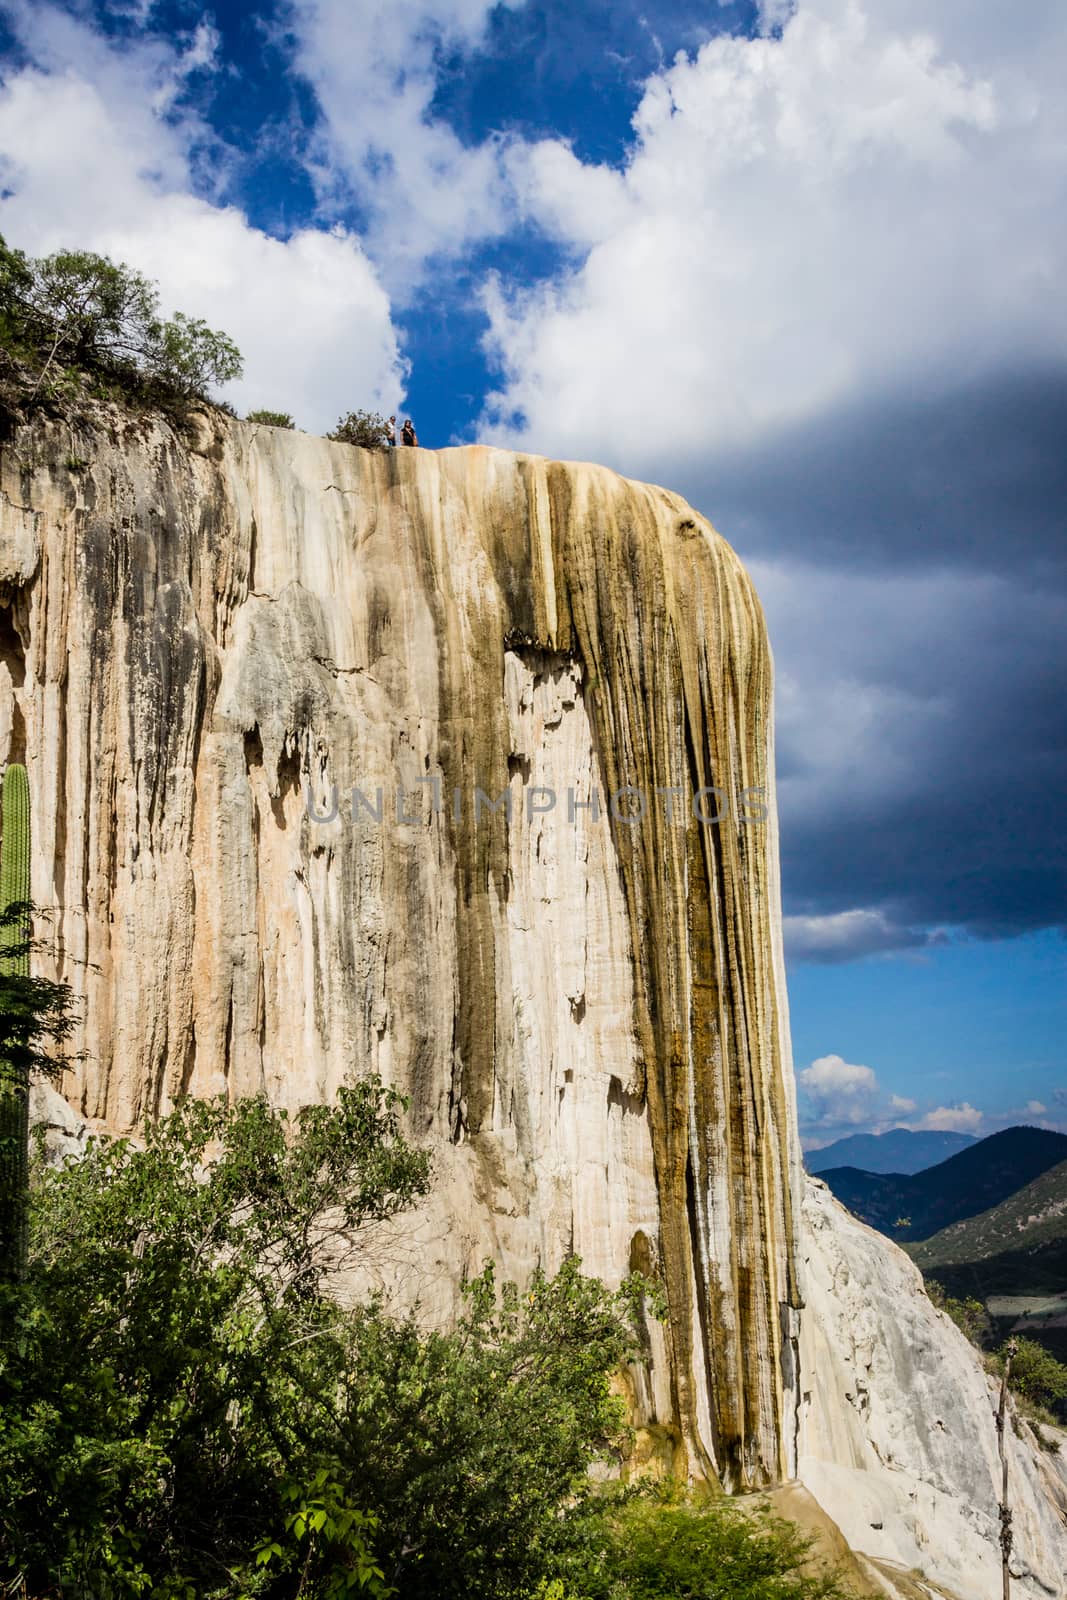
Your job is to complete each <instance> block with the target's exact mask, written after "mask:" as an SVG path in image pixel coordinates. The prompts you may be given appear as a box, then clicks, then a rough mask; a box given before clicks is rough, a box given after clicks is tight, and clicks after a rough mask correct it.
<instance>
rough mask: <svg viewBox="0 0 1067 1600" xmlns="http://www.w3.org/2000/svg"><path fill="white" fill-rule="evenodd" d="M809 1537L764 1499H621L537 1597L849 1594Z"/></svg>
mask: <svg viewBox="0 0 1067 1600" xmlns="http://www.w3.org/2000/svg"><path fill="white" fill-rule="evenodd" d="M812 1543H813V1541H812V1539H811V1538H810V1537H809V1536H808V1535H806V1534H804V1533H803V1532H801V1530H800V1529H799V1528H798V1527H796V1526H795V1524H793V1523H790V1522H785V1521H783V1520H782V1519H781V1518H779V1517H776V1516H773V1515H772V1514H771V1513H770V1512H769V1511H767V1510H766V1509H765V1508H764V1509H760V1510H756V1511H753V1510H752V1509H749V1508H746V1507H742V1506H741V1505H739V1504H738V1503H737V1502H736V1501H729V1500H717V1501H715V1502H713V1503H706V1504H704V1505H700V1506H698V1505H693V1504H686V1503H680V1504H670V1503H665V1502H663V1501H660V1502H658V1503H657V1502H655V1501H652V1500H650V1499H648V1498H647V1497H638V1498H634V1499H630V1500H629V1501H623V1502H622V1503H621V1504H620V1505H618V1506H616V1507H615V1508H612V1507H610V1506H609V1507H608V1508H606V1509H605V1511H604V1512H603V1513H602V1514H601V1517H600V1521H599V1525H597V1524H596V1523H595V1522H594V1524H593V1525H592V1529H591V1536H590V1537H589V1539H588V1542H587V1544H586V1546H585V1548H584V1550H583V1551H582V1553H581V1555H580V1557H578V1559H576V1560H572V1561H569V1562H565V1563H564V1564H563V1565H562V1566H561V1568H560V1571H559V1573H558V1574H557V1576H556V1578H555V1580H554V1584H553V1585H552V1586H548V1585H546V1587H545V1589H544V1590H543V1591H542V1593H543V1595H544V1600H549V1596H551V1595H555V1597H557V1600H849V1591H848V1590H847V1588H845V1587H844V1585H843V1584H842V1581H841V1579H840V1577H839V1576H838V1574H837V1573H836V1572H834V1571H827V1570H825V1568H824V1569H823V1570H822V1571H816V1570H814V1566H815V1564H814V1562H813V1560H812Z"/></svg>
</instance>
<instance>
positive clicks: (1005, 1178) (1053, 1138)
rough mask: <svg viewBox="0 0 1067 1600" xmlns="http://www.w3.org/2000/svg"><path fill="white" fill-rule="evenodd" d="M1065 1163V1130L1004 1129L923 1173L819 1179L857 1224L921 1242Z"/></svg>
mask: <svg viewBox="0 0 1067 1600" xmlns="http://www.w3.org/2000/svg"><path fill="white" fill-rule="evenodd" d="M1063 1161H1067V1134H1062V1133H1051V1132H1049V1131H1048V1130H1047V1129H1044V1128H1005V1129H1004V1130H1003V1132H1001V1133H994V1134H991V1135H990V1137H989V1138H988V1139H982V1140H980V1141H979V1142H978V1143H977V1144H972V1145H970V1146H968V1148H967V1149H966V1150H961V1151H960V1152H959V1154H958V1155H954V1156H950V1158H949V1159H948V1160H947V1161H942V1162H940V1163H939V1164H938V1165H937V1166H936V1167H929V1168H927V1170H926V1171H925V1172H917V1173H914V1174H912V1175H910V1176H909V1175H907V1174H904V1173H888V1174H882V1173H873V1172H861V1171H859V1170H858V1169H857V1168H855V1167H837V1168H832V1169H831V1170H830V1171H828V1172H821V1173H820V1174H819V1176H820V1177H821V1178H822V1180H823V1182H824V1183H826V1184H827V1185H828V1186H829V1187H830V1189H831V1190H832V1191H833V1193H834V1194H835V1195H836V1196H837V1198H838V1200H840V1201H841V1203H842V1204H843V1205H846V1206H847V1207H848V1209H849V1210H850V1211H852V1212H854V1213H855V1215H856V1216H858V1217H859V1218H860V1219H861V1220H862V1221H864V1222H866V1223H868V1224H869V1225H870V1226H871V1227H872V1228H877V1229H878V1230H879V1232H881V1233H885V1234H888V1235H889V1237H890V1238H891V1239H896V1240H898V1241H900V1242H902V1241H904V1240H917V1239H929V1238H930V1237H931V1235H932V1234H935V1233H938V1232H940V1231H941V1230H942V1229H943V1228H947V1227H949V1226H951V1225H952V1224H953V1223H956V1222H961V1221H963V1220H964V1219H966V1218H969V1217H976V1216H978V1215H979V1214H980V1213H982V1212H985V1211H989V1210H992V1209H993V1208H994V1207H996V1206H999V1205H1000V1204H1001V1202H1002V1201H1004V1200H1006V1199H1008V1198H1009V1196H1011V1195H1014V1194H1016V1193H1017V1192H1018V1190H1020V1189H1022V1188H1023V1187H1024V1186H1025V1185H1026V1184H1028V1183H1031V1182H1032V1181H1033V1180H1034V1179H1035V1178H1038V1177H1040V1176H1041V1175H1042V1174H1043V1173H1046V1172H1048V1171H1049V1169H1050V1168H1052V1167H1054V1166H1058V1165H1059V1164H1060V1163H1061V1162H1063Z"/></svg>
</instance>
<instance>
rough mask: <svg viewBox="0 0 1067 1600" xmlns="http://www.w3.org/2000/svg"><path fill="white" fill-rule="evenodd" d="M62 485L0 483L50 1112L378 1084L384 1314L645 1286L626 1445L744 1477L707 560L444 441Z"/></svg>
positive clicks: (744, 1410) (748, 910) (643, 526)
mask: <svg viewBox="0 0 1067 1600" xmlns="http://www.w3.org/2000/svg"><path fill="white" fill-rule="evenodd" d="M74 448H75V447H74V446H72V444H71V440H70V438H69V436H68V431H67V429H66V427H63V428H60V427H58V426H57V427H55V428H53V429H47V428H38V429H37V430H35V431H32V432H30V431H26V432H24V433H22V434H21V435H19V436H17V437H16V438H15V439H14V440H12V441H11V442H9V443H8V444H7V445H5V447H4V450H3V461H2V477H0V487H2V491H3V507H2V516H3V522H2V530H3V542H2V559H0V579H2V581H3V582H4V583H5V585H6V588H5V591H4V592H5V594H6V596H7V598H8V600H9V602H10V603H9V606H8V607H7V608H6V610H5V611H4V613H3V615H4V630H3V636H2V640H0V642H2V644H3V647H4V649H3V661H4V666H3V668H2V669H0V671H2V672H3V674H4V689H5V691H6V692H5V693H4V694H3V695H0V706H2V710H0V757H2V758H4V759H13V758H14V757H15V756H16V755H17V756H19V757H22V756H24V757H25V760H26V764H27V766H28V769H29V773H30V781H31V786H32V801H33V815H34V844H35V852H34V860H33V886H32V887H33V896H34V899H35V901H36V903H37V904H38V905H39V906H41V907H43V908H46V909H50V910H52V911H53V912H54V917H53V918H52V920H50V921H49V922H46V923H45V924H43V926H42V929H41V931H42V932H43V933H45V935H46V936H47V935H48V931H49V930H51V933H52V935H53V936H54V940H55V950H56V964H57V972H58V973H59V975H61V976H62V977H64V978H65V979H67V980H68V981H70V982H71V983H72V984H73V985H74V987H75V988H76V989H78V990H79V991H81V992H84V994H85V997H86V1007H85V1026H84V1037H83V1038H82V1039H80V1040H79V1041H78V1044H79V1045H80V1046H81V1047H82V1048H84V1049H86V1050H87V1051H88V1060H87V1062H86V1064H85V1066H84V1067H83V1069H82V1070H81V1071H80V1073H79V1076H78V1077H77V1079H76V1080H73V1081H69V1082H68V1083H67V1085H66V1086H65V1087H66V1092H67V1095H68V1098H69V1099H70V1100H71V1101H72V1102H73V1104H74V1105H75V1107H76V1108H77V1109H78V1110H79V1111H80V1112H81V1113H82V1114H83V1115H85V1116H86V1117H88V1118H89V1119H91V1120H92V1121H93V1122H94V1123H95V1124H96V1125H102V1126H104V1127H106V1128H108V1129H128V1128H130V1127H131V1126H134V1125H135V1124H136V1123H137V1122H138V1121H139V1120H140V1119H141V1118H142V1117H143V1116H144V1115H145V1114H152V1113H155V1112H157V1111H159V1110H162V1109H164V1108H166V1107H167V1106H168V1105H170V1104H171V1103H173V1101H174V1099H175V1098H176V1097H177V1096H178V1095H180V1094H182V1093H185V1092H191V1093H194V1094H201V1095H208V1094H215V1093H218V1092H221V1091H225V1092H227V1093H230V1094H232V1095H242V1094H250V1093H257V1092H261V1091H265V1092H266V1093H267V1094H268V1095H269V1096H270V1097H271V1098H272V1099H273V1100H274V1101H276V1102H279V1103H282V1104H285V1105H289V1106H295V1105H299V1104H301V1103H304V1102H307V1101H308V1100H314V1099H318V1098H320V1097H323V1096H328V1095H329V1094H330V1093H331V1092H332V1091H333V1090H334V1089H335V1088H336V1086H337V1085H338V1084H339V1083H341V1082H342V1081H343V1080H344V1078H345V1076H346V1075H347V1074H351V1073H365V1072H369V1071H377V1072H380V1073H381V1074H382V1075H383V1076H384V1077H385V1078H386V1079H387V1080H389V1081H391V1082H393V1083H395V1084H398V1085H399V1086H400V1087H401V1088H403V1090H404V1091H405V1092H406V1093H407V1094H408V1095H409V1096H410V1097H411V1105H412V1113H411V1114H412V1122H413V1129H414V1132H415V1133H416V1135H417V1136H418V1137H420V1138H421V1139H424V1140H426V1141H428V1142H429V1143H430V1144H431V1145H432V1146H433V1147H434V1149H435V1152H436V1155H437V1163H436V1165H437V1173H438V1182H437V1186H436V1191H435V1199H434V1202H433V1205H432V1207H431V1209H430V1212H429V1213H428V1215H427V1216H426V1217H425V1218H424V1219H423V1222H422V1226H421V1228H420V1230H419V1233H418V1241H419V1244H418V1252H417V1258H415V1259H413V1260H412V1261H411V1263H410V1272H411V1278H412V1285H411V1292H412V1293H417V1294H418V1295H419V1296H420V1297H421V1299H422V1300H423V1302H424V1303H425V1302H427V1301H430V1302H432V1301H434V1300H435V1299H447V1298H448V1297H450V1296H452V1295H454V1294H455V1290H456V1285H457V1284H458V1283H459V1282H460V1280H461V1277H462V1274H463V1273H464V1271H467V1270H470V1269H471V1268H477V1267H479V1266H480V1264H481V1262H482V1260H483V1259H484V1258H485V1256H487V1255H489V1254H495V1255H496V1256H497V1257H498V1258H500V1259H501V1260H502V1261H503V1263H504V1265H505V1266H506V1267H507V1268H509V1269H512V1270H514V1271H515V1272H517V1273H520V1274H521V1273H523V1272H527V1271H529V1269H530V1267H531V1266H532V1265H533V1264H534V1263H535V1262H536V1261H541V1262H543V1263H545V1264H546V1266H548V1267H549V1268H550V1269H552V1268H554V1266H555V1265H556V1264H558V1262H559V1260H560V1259H561V1257H562V1256H563V1254H564V1253H566V1252H568V1251H571V1250H575V1251H577V1252H578V1253H580V1254H581V1256H582V1257H583V1260H584V1261H585V1263H586V1265H587V1267H588V1268H589V1269H590V1270H592V1271H595V1272H597V1273H599V1274H602V1275H603V1276H605V1277H606V1278H608V1279H614V1280H618V1279H619V1278H620V1277H621V1276H622V1275H624V1274H625V1273H626V1272H627V1271H628V1270H629V1268H630V1267H631V1265H635V1266H638V1265H640V1266H645V1267H649V1266H654V1267H655V1268H656V1269H657V1270H658V1271H659V1272H660V1273H661V1274H662V1275H663V1278H664V1281H665V1284H666V1288H667V1293H668V1297H669V1302H670V1319H669V1324H668V1325H667V1327H666V1329H665V1331H664V1332H657V1333H656V1334H655V1335H654V1336H653V1347H652V1351H651V1354H652V1361H651V1367H650V1373H651V1376H650V1377H648V1378H643V1379H642V1380H641V1381H640V1382H639V1384H638V1386H637V1387H638V1392H637V1393H636V1394H635V1396H634V1402H635V1408H636V1412H637V1416H638V1420H639V1421H640V1422H641V1423H642V1424H643V1425H644V1428H645V1433H644V1436H643V1437H644V1445H645V1448H647V1449H649V1450H653V1449H655V1450H657V1451H659V1452H660V1453H661V1454H665V1455H666V1456H667V1458H668V1460H669V1464H670V1465H671V1466H672V1467H674V1468H677V1469H679V1470H685V1471H691V1472H695V1473H697V1474H705V1473H710V1472H715V1473H718V1474H719V1475H720V1476H721V1477H722V1478H723V1479H724V1481H725V1482H727V1483H728V1484H729V1485H730V1486H731V1487H735V1488H743V1487H748V1486H755V1485H760V1484H764V1483H768V1482H774V1481H777V1480H778V1479H780V1478H781V1477H782V1475H783V1474H784V1473H786V1472H788V1471H789V1470H790V1467H791V1462H790V1459H789V1450H790V1445H791V1438H792V1430H791V1429H787V1428H783V1425H782V1419H783V1416H784V1415H785V1414H786V1413H787V1412H788V1411H789V1409H790V1403H789V1395H790V1393H791V1387H792V1383H793V1371H794V1366H795V1361H794V1351H793V1337H794V1335H793V1321H794V1311H793V1308H794V1307H795V1306H796V1304H797V1301H798V1296H797V1290H796V1285H795V1277H794V1259H795V1241H794V1232H795V1223H794V1204H793V1185H794V1182H795V1172H796V1170H797V1168H796V1161H795V1152H794V1151H793V1150H792V1147H791V1139H792V1132H791V1127H792V1124H791V1118H790V1109H789V1108H790V1103H791V1078H790V1066H789V1059H788V1032H787V1028H786V1026H785V1023H784V1019H783V1013H782V1010H781V1005H782V997H783V993H784V990H783V986H782V982H781V960H780V949H779V944H778V933H777V929H778V922H777V914H776V910H777V905H778V898H779V895H778V884H777V877H776V873H777V850H776V844H775V837H774V823H773V811H770V812H769V811H767V810H766V808H765V804H764V802H765V801H766V799H767V798H768V797H767V794H766V790H767V787H768V779H769V771H770V727H771V723H770V693H771V664H770V657H769V653H768V648H767V642H766V635H765V630H764V624H763V618H762V614H761V611H760V607H759V603H758V601H757V599H756V596H755V594H754V592H753V589H752V585H751V583H750V581H749V579H748V577H747V575H746V573H745V572H744V570H743V568H742V566H741V564H740V563H739V561H738V560H737V557H736V556H735V555H734V553H733V551H732V550H731V549H730V548H729V546H728V545H727V544H726V543H725V542H724V541H723V540H722V539H721V538H719V536H718V535H717V534H716V533H715V532H714V531H713V530H712V529H711V528H710V527H709V526H708V524H707V523H706V522H704V521H703V520H702V519H701V518H700V517H698V516H697V515H696V513H694V512H693V511H692V510H691V509H690V508H689V507H688V506H687V505H685V504H684V502H682V501H681V500H679V499H678V498H677V497H675V496H673V495H670V494H667V493H665V492H664V491H662V490H659V489H653V488H648V487H646V486H644V485H640V484H635V483H630V482H626V481H624V480H622V479H620V478H618V477H616V476H615V475H614V474H612V473H610V472H607V471H604V470H601V469H599V468H595V467H590V466H577V465H561V464H559V463H552V462H547V461H544V460H541V459H539V458H536V457H523V456H516V455H512V454H509V453H504V452H500V451H494V450H488V449H484V448H479V447H471V448H466V449H458V450H446V451H441V452H437V453H431V452H429V451H422V450H400V451H397V452H396V453H391V454H374V453H367V452H363V451H359V450H356V449H353V448H351V447H348V446H344V445H336V444H331V443H329V442H328V441H325V440H322V439H314V438H310V437H308V436H307V435H303V434H298V433H293V432H286V431H282V430H277V429H268V428H256V427H253V426H249V425H241V424H230V423H228V422H227V421H226V420H225V419H221V420H217V421H210V420H208V419H207V418H205V419H204V421H203V425H202V427H201V430H200V433H199V436H198V437H197V438H195V439H194V440H193V441H192V442H191V443H188V442H183V441H180V440H179V439H177V438H176V437H175V436H174V435H173V434H172V433H171V432H170V431H169V429H167V428H166V427H164V426H163V425H144V426H142V427H140V428H135V427H134V426H133V425H131V424H130V423H128V422H124V421H122V419H119V418H111V419H110V420H109V421H107V422H106V424H105V423H102V424H101V426H100V427H99V428H97V429H96V430H94V431H93V432H92V433H89V434H86V435H85V436H84V437H79V439H78V441H77V446H76V454H77V456H78V457H80V458H81V459H83V460H84V461H86V462H87V463H88V465H87V466H86V467H84V468H81V469H80V470H75V471H72V470H70V469H69V467H68V465H67V463H68V461H69V460H70V459H71V457H72V453H73V452H74ZM353 787H355V788H357V789H358V790H359V794H357V795H356V796H355V797H353V794H352V790H353ZM624 789H629V790H631V791H632V792H631V793H628V794H621V793H620V791H623V790H624ZM713 790H714V791H716V792H714V793H713V792H711V791H713ZM479 791H481V795H479ZM701 791H705V792H704V793H703V794H702V793H701ZM745 791H758V792H756V793H749V794H747V795H746V793H745ZM308 793H310V796H311V801H312V806H311V809H312V810H313V812H314V815H315V816H317V817H320V818H324V819H330V820H322V821H317V820H314V818H313V816H312V815H309V808H308V804H307V803H306V796H307V795H308ZM594 794H595V796H596V799H594ZM501 796H504V797H505V798H504V800H503V801H502V800H501ZM612 797H614V800H612ZM553 799H554V805H553V804H552V801H553ZM335 800H336V806H335V804H334V802H335ZM694 800H695V801H696V805H697V808H698V810H699V811H700V812H701V814H702V815H703V817H705V818H708V819H712V818H714V817H716V816H721V820H719V821H712V820H707V821H701V820H698V818H697V817H696V816H694V813H693V802H694ZM597 804H599V814H597V812H596V809H595V808H596V806H597ZM550 807H551V809H549V808H550ZM642 807H643V808H644V811H645V815H644V816H643V817H639V818H631V817H630V816H629V815H628V813H634V812H636V811H638V810H640V809H641V808H642ZM612 809H613V810H614V812H615V813H616V815H612ZM353 810H355V816H354V817H353V814H352V813H353ZM509 810H510V816H509V815H508V811H509ZM379 813H380V820H379ZM672 813H673V815H672ZM408 818H414V819H415V820H414V821H408V820H406V819H408ZM746 819H748V820H746Z"/></svg>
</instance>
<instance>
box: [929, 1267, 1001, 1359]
mask: <svg viewBox="0 0 1067 1600" xmlns="http://www.w3.org/2000/svg"><path fill="white" fill-rule="evenodd" d="M925 1287H926V1293H927V1295H928V1296H929V1298H930V1300H931V1301H932V1302H933V1304H934V1305H935V1306H936V1307H937V1309H938V1310H939V1311H944V1312H945V1314H946V1315H947V1316H949V1317H951V1318H952V1320H953V1322H954V1323H955V1324H956V1326H957V1328H959V1330H960V1332H961V1333H964V1334H966V1335H967V1338H968V1339H969V1340H970V1341H971V1343H972V1344H973V1345H977V1347H978V1349H979V1350H985V1349H987V1348H988V1345H989V1342H990V1340H991V1339H992V1337H993V1319H992V1318H991V1317H990V1315H989V1312H988V1311H987V1310H986V1308H985V1306H984V1305H983V1303H982V1301H981V1300H975V1299H973V1298H970V1297H969V1298H967V1299H965V1300H956V1299H953V1297H952V1296H951V1295H949V1294H946V1293H945V1290H944V1288H943V1287H942V1286H941V1284H939V1283H937V1282H936V1281H935V1280H934V1279H933V1278H928V1279H927V1281H926V1285H925Z"/></svg>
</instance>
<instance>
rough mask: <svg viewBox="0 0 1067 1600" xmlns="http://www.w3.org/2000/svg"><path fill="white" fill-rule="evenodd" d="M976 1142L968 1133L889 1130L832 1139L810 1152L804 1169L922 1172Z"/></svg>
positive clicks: (821, 1171) (822, 1170)
mask: <svg viewBox="0 0 1067 1600" xmlns="http://www.w3.org/2000/svg"><path fill="white" fill-rule="evenodd" d="M977 1143H978V1140H977V1139H976V1138H975V1137H974V1135H973V1134H970V1133H912V1132H911V1130H910V1129H908V1128H890V1130H889V1132H888V1133H853V1134H850V1135H849V1137H848V1138H847V1139H835V1140H834V1142H833V1144H828V1145H824V1146H823V1148H822V1149H821V1150H809V1151H808V1153H807V1155H805V1157H804V1165H805V1166H806V1167H807V1169H808V1171H809V1172H818V1173H823V1172H826V1171H828V1170H829V1169H830V1168H831V1167H858V1168H859V1169H860V1171H861V1172H903V1173H915V1172H925V1170H926V1168H927V1167H934V1166H937V1164H938V1163H939V1162H941V1161H946V1160H947V1159H948V1157H949V1156H954V1155H956V1153H957V1152H958V1151H960V1150H965V1149H966V1148H967V1146H968V1145H971V1144H977Z"/></svg>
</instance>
